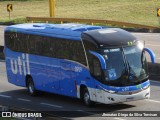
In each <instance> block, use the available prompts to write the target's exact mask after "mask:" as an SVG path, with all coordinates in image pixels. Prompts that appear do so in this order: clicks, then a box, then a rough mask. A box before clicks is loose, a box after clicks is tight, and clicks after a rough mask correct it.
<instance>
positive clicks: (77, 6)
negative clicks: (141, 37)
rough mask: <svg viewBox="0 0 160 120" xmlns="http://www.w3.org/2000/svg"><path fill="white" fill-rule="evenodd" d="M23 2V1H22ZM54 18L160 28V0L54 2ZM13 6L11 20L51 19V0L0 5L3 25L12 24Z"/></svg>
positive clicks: (6, 2)
mask: <svg viewBox="0 0 160 120" xmlns="http://www.w3.org/2000/svg"><path fill="white" fill-rule="evenodd" d="M22 1H23V2H22ZM55 1H56V8H55V17H63V18H88V19H105V20H114V21H122V22H129V23H138V24H144V25H153V26H160V23H159V21H158V18H157V12H156V10H157V8H158V7H160V0H55ZM9 3H10V4H13V11H12V12H11V21H15V22H16V21H18V22H20V21H21V20H22V21H21V22H25V21H24V18H25V17H27V16H32V17H33V16H34V17H49V0H10V1H6V0H3V2H0V22H1V21H9V17H8V12H7V10H6V5H7V4H9Z"/></svg>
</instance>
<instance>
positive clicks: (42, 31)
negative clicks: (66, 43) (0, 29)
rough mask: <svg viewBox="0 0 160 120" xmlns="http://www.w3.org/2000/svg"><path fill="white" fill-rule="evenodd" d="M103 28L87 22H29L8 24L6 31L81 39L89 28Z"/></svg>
mask: <svg viewBox="0 0 160 120" xmlns="http://www.w3.org/2000/svg"><path fill="white" fill-rule="evenodd" d="M102 28H104V27H102V26H92V25H85V24H75V23H67V24H47V23H27V24H17V25H12V26H8V27H6V29H5V31H13V32H21V33H28V34H36V35H44V36H51V37H58V38H69V39H72V40H80V39H81V33H82V32H84V31H88V30H96V29H102Z"/></svg>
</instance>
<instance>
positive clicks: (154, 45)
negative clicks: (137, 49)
mask: <svg viewBox="0 0 160 120" xmlns="http://www.w3.org/2000/svg"><path fill="white" fill-rule="evenodd" d="M146 45H148V46H154V47H160V45H153V44H146Z"/></svg>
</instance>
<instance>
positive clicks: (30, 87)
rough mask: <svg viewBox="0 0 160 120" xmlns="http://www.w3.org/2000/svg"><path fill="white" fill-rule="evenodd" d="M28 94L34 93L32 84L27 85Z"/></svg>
mask: <svg viewBox="0 0 160 120" xmlns="http://www.w3.org/2000/svg"><path fill="white" fill-rule="evenodd" d="M29 92H30V93H33V92H34V87H33V83H29Z"/></svg>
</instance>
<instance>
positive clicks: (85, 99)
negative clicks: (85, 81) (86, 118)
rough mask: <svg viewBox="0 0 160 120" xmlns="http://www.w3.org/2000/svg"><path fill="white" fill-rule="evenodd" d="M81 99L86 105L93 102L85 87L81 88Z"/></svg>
mask: <svg viewBox="0 0 160 120" xmlns="http://www.w3.org/2000/svg"><path fill="white" fill-rule="evenodd" d="M82 100H83V103H84V104H85V105H86V106H88V107H91V106H93V104H94V102H93V101H91V100H90V95H89V92H88V90H87V88H84V90H83V97H82Z"/></svg>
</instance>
